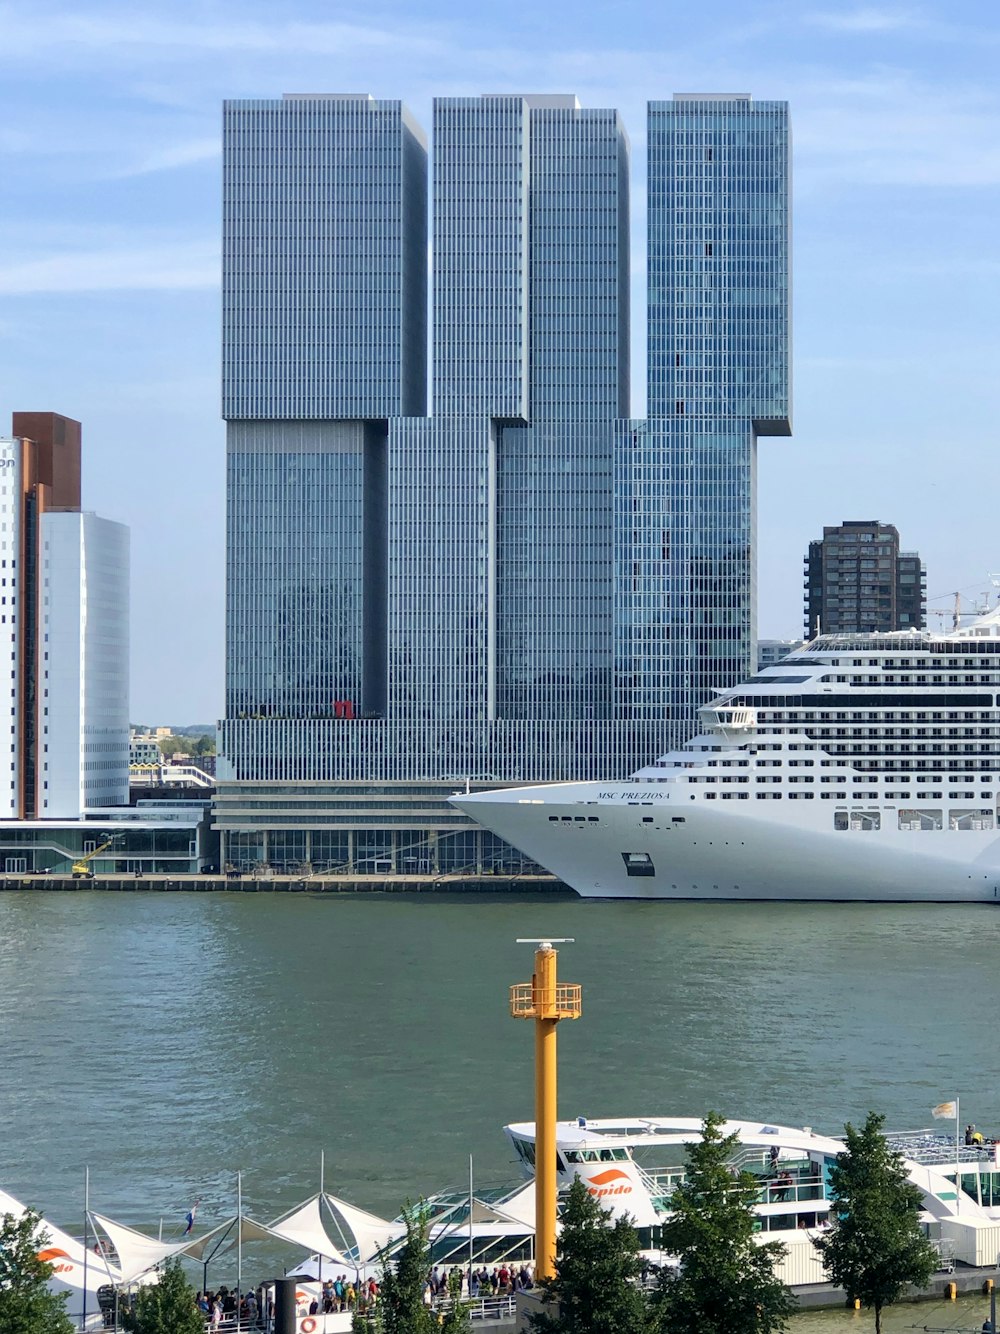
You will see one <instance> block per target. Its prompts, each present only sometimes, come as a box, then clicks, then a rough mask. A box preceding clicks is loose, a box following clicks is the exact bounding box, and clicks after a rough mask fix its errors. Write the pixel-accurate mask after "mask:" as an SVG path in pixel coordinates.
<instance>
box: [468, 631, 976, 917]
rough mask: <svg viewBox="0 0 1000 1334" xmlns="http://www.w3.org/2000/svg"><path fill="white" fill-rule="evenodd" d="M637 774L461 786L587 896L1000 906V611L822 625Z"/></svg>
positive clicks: (473, 804) (471, 810)
mask: <svg viewBox="0 0 1000 1334" xmlns="http://www.w3.org/2000/svg"><path fill="white" fill-rule="evenodd" d="M700 720H701V724H702V727H703V729H704V730H703V731H702V732H701V733H700V734H699V735H697V736H695V737H694V738H693V739H692V740H691V741H689V742H688V743H687V745H685V746H684V747H683V748H682V749H680V750H677V751H671V752H670V753H668V754H666V755H662V756H660V758H658V759H657V760H655V761H654V762H653V763H652V764H650V765H649V766H648V767H646V768H644V769H640V770H639V771H638V772H637V773H635V774H633V775H632V777H631V778H627V779H624V780H618V781H612V780H608V781H606V782H577V783H572V782H571V783H555V784H546V785H543V786H537V787H523V788H506V789H503V790H499V791H492V792H479V793H474V794H456V795H455V796H454V797H452V798H451V800H452V802H453V803H454V805H456V806H458V807H459V808H460V809H461V810H463V811H465V812H466V814H468V815H470V816H471V817H472V818H473V819H475V820H476V821H477V822H478V823H479V824H481V825H484V826H485V827H486V828H487V829H491V830H493V832H494V833H496V834H499V835H500V836H501V837H502V838H504V839H505V840H507V842H509V843H511V844H513V845H514V846H515V847H517V848H520V849H521V850H522V851H523V852H525V853H526V854H527V855H528V856H530V857H532V858H533V859H534V860H535V861H537V862H539V863H540V864H541V865H542V866H544V867H546V868H547V869H548V870H549V871H551V872H552V873H553V874H555V875H557V876H558V877H559V879H560V880H562V881H564V882H565V883H566V884H567V885H569V886H570V887H571V888H572V889H575V890H576V891H577V893H579V894H581V895H583V896H585V897H591V898H632V899H777V900H790V899H807V900H861V901H866V900H868V901H896V902H918V901H924V902H945V901H951V902H990V903H996V902H1000V835H998V833H997V819H998V814H1000V609H997V610H994V611H993V612H991V613H989V614H988V615H986V616H983V617H981V618H980V619H979V620H977V621H975V622H974V623H973V624H971V625H968V626H966V627H963V628H962V629H958V630H954V631H952V632H950V633H947V634H931V633H930V632H927V631H899V632H895V633H887V634H872V635H853V634H852V635H820V636H818V637H817V638H816V639H814V640H812V641H811V642H810V643H807V644H805V645H803V647H802V648H800V649H798V650H797V651H795V652H793V653H792V654H790V655H789V656H788V657H787V658H785V659H784V661H782V662H781V663H780V664H778V665H776V666H774V667H769V668H767V669H766V670H765V671H763V672H761V673H760V674H759V675H757V676H754V677H752V678H751V679H750V680H749V681H746V682H744V683H743V684H742V685H738V686H735V687H734V688H733V689H732V690H729V691H726V693H725V694H723V695H721V696H719V697H718V698H717V699H715V700H713V701H712V702H711V703H710V704H708V705H707V706H706V707H704V708H703V709H701V710H700Z"/></svg>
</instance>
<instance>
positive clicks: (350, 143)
mask: <svg viewBox="0 0 1000 1334" xmlns="http://www.w3.org/2000/svg"><path fill="white" fill-rule="evenodd" d="M785 135H786V126H785V119H784V109H783V108H782V107H780V106H777V105H774V104H763V105H762V104H756V105H754V104H752V103H750V102H749V100H748V99H738V98H737V99H724V100H706V99H684V100H682V101H675V102H673V103H655V104H653V105H652V106H651V108H650V258H649V300H650V357H649V404H650V417H649V420H648V421H643V422H635V421H629V420H628V409H629V402H628V398H629V379H628V376H629V340H628V329H629V296H628V294H629V248H628V235H629V179H628V178H629V154H628V141H627V138H626V135H625V131H624V128H623V126H622V123H621V120H620V117H619V116H618V113H617V112H615V111H612V110H593V109H586V108H581V107H580V106H579V104H578V102H577V101H576V99H575V98H573V97H569V96H538V97H535V96H530V97H526V96H513V95H497V96H486V97H474V98H442V99H438V100H437V101H436V102H435V104H434V126H433V177H432V205H433V234H432V237H431V241H432V246H431V250H432V284H431V301H430V322H431V358H432V361H431V377H430V378H431V415H429V416H428V415H427V414H426V410H425V404H424V399H423V394H424V380H425V376H424V360H423V358H424V351H423V348H424V346H425V339H424V330H423V320H424V295H423V286H422V284H423V274H424V272H425V269H426V265H425V259H426V245H427V231H426V209H425V199H424V189H425V187H424V181H425V179H426V176H425V163H424V159H423V147H422V143H421V140H420V135H419V131H418V130H417V129H416V127H415V126H414V125H413V123H412V121H411V120H410V118H409V116H408V115H407V113H406V111H405V109H403V108H402V107H401V106H400V104H399V103H392V102H374V101H372V100H371V99H368V98H360V97H352V98H294V99H285V100H284V101H282V102H239V103H230V104H228V105H227V109H226V145H225V182H226V237H225V248H224V255H225V267H226V276H225V287H224V293H225V321H226V325H225V341H226V348H225V357H224V367H225V370H224V376H225V415H226V416H227V419H228V423H229V425H228V448H229V481H228V497H229V516H228V521H229V539H228V561H229V566H228V597H227V623H228V658H227V718H226V721H225V724H224V728H223V752H224V763H223V767H222V769H221V781H220V788H219V803H218V815H219V824H220V827H221V828H222V830H223V831H224V836H225V839H226V851H225V855H226V856H227V858H228V859H229V860H231V861H234V862H243V863H246V862H253V861H267V862H270V863H272V864H274V865H278V866H286V867H287V866H289V865H295V864H297V863H309V864H311V865H313V866H323V865H347V864H351V865H353V866H355V867H358V868H360V869H368V870H371V869H390V868H391V869H394V870H398V871H406V870H433V871H435V872H436V871H438V870H442V871H446V870H450V869H459V868H464V867H467V866H479V867H482V866H489V865H490V864H492V863H509V860H510V858H509V853H508V851H507V850H504V849H503V848H502V847H500V846H499V845H498V844H497V843H496V840H495V839H493V837H492V836H491V835H489V834H486V833H485V832H483V831H480V830H475V829H474V828H473V827H472V826H470V825H469V823H468V821H466V820H465V818H464V817H462V816H460V815H459V814H458V813H457V812H455V811H454V810H453V809H452V808H450V807H448V806H447V805H446V803H445V800H444V799H445V798H446V796H447V795H448V793H449V792H450V791H452V790H453V789H454V786H455V784H456V781H458V780H463V779H467V780H469V781H470V782H472V783H473V784H476V785H478V786H485V785H495V784H496V783H498V782H526V781H544V780H547V779H552V780H555V779H560V778H568V777H598V776H604V775H607V776H614V775H621V774H624V773H626V772H628V771H629V770H630V769H632V768H634V767H637V766H638V765H639V764H640V763H642V762H644V761H646V760H648V759H649V757H650V755H651V754H652V753H654V752H655V751H656V750H658V749H662V746H663V743H664V741H665V740H669V739H670V736H671V733H672V732H674V733H677V734H678V735H679V734H680V732H682V731H684V730H686V729H687V728H688V726H689V724H690V721H691V719H692V717H693V711H694V708H695V706H696V705H697V703H699V702H701V700H702V698H703V697H704V694H705V693H706V691H707V690H708V689H709V688H710V687H714V683H715V682H716V681H719V682H720V683H721V684H729V683H730V682H731V681H732V680H733V679H734V677H735V676H737V675H739V674H740V670H742V669H743V668H745V667H748V666H749V662H750V651H751V642H752V638H753V613H752V602H753V588H752V569H753V562H752V524H753V449H754V441H755V437H756V434H757V433H759V432H763V431H768V430H772V431H773V430H776V429H778V424H779V423H780V422H781V421H784V422H785V423H786V425H785V429H787V410H786V408H785V406H784V398H783V396H782V395H783V393H784V394H785V397H787V392H786V390H787V386H786V379H787V376H786V362H787V243H786V237H787V225H788V214H787V142H786V138H785ZM706 167H707V168H708V170H707V171H706ZM707 261H714V264H707ZM737 283H738V288H737ZM782 303H784V304H782ZM775 374H777V376H778V378H777V380H775V379H774V378H773V377H774V376H775ZM744 377H747V378H744ZM722 678H725V680H723V679H722Z"/></svg>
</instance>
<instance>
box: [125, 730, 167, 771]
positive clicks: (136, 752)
mask: <svg viewBox="0 0 1000 1334" xmlns="http://www.w3.org/2000/svg"><path fill="white" fill-rule="evenodd" d="M128 762H129V768H134V767H135V766H136V765H151V764H162V763H163V752H162V751H161V750H160V745H159V742H158V741H157V740H156V738H155V737H152V736H149V735H146V736H138V735H135V734H133V735H132V736H131V737H130V738H129V743H128Z"/></svg>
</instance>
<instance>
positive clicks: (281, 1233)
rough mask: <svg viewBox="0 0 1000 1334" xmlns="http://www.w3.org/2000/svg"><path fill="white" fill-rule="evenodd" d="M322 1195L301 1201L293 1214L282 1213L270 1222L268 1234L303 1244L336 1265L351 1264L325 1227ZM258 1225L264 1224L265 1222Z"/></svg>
mask: <svg viewBox="0 0 1000 1334" xmlns="http://www.w3.org/2000/svg"><path fill="white" fill-rule="evenodd" d="M322 1198H323V1197H322V1196H321V1195H314V1196H313V1197H312V1199H311V1200H306V1202H305V1204H300V1205H299V1206H298V1208H297V1209H293V1210H292V1211H291V1213H287V1214H283V1215H282V1217H281V1218H277V1219H275V1221H274V1222H273V1223H268V1224H267V1225H266V1228H265V1230H266V1232H267V1233H268V1235H269V1236H272V1237H279V1238H280V1239H281V1240H282V1241H290V1242H292V1243H293V1244H294V1245H296V1246H303V1247H304V1248H305V1249H306V1250H307V1251H309V1252H310V1254H312V1255H321V1256H322V1257H323V1258H324V1259H325V1260H332V1261H333V1262H334V1263H335V1264H341V1265H351V1264H353V1261H350V1260H348V1258H347V1256H346V1255H344V1253H343V1251H342V1250H341V1248H340V1247H339V1246H338V1245H336V1243H335V1242H334V1241H333V1240H332V1239H331V1237H330V1234H329V1233H328V1232H327V1230H326V1228H325V1227H324V1226H323V1211H322V1208H321V1201H322ZM256 1226H258V1227H262V1228H263V1227H264V1225H263V1224H257V1225H256Z"/></svg>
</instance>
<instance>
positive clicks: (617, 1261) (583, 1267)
mask: <svg viewBox="0 0 1000 1334" xmlns="http://www.w3.org/2000/svg"><path fill="white" fill-rule="evenodd" d="M610 1219H611V1213H610V1210H606V1209H603V1208H602V1207H601V1204H600V1202H599V1200H598V1199H597V1198H596V1197H595V1196H593V1195H591V1194H590V1192H589V1191H588V1190H587V1187H586V1186H585V1185H584V1184H583V1182H582V1181H581V1180H580V1178H579V1177H576V1178H575V1179H574V1181H573V1184H572V1186H570V1188H569V1194H568V1196H567V1198H566V1204H565V1208H564V1209H563V1212H562V1226H561V1228H560V1232H559V1247H558V1251H557V1255H556V1272H555V1277H554V1278H551V1279H543V1280H542V1281H541V1282H540V1284H539V1286H540V1287H541V1289H542V1291H543V1293H544V1295H545V1301H546V1304H551V1306H552V1307H553V1310H552V1311H551V1312H550V1311H541V1312H537V1313H532V1314H531V1315H530V1316H529V1319H530V1321H531V1325H532V1328H533V1329H534V1330H535V1331H536V1334H642V1332H643V1331H644V1330H645V1329H646V1299H645V1297H644V1295H643V1293H642V1291H641V1290H640V1289H639V1287H637V1285H636V1282H635V1280H636V1279H637V1278H638V1276H639V1274H640V1272H641V1270H642V1261H641V1259H640V1256H639V1239H638V1237H637V1236H636V1232H635V1228H634V1227H633V1226H632V1224H631V1222H630V1221H629V1220H628V1219H627V1218H616V1219H615V1221H614V1223H612V1222H611V1221H610Z"/></svg>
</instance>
